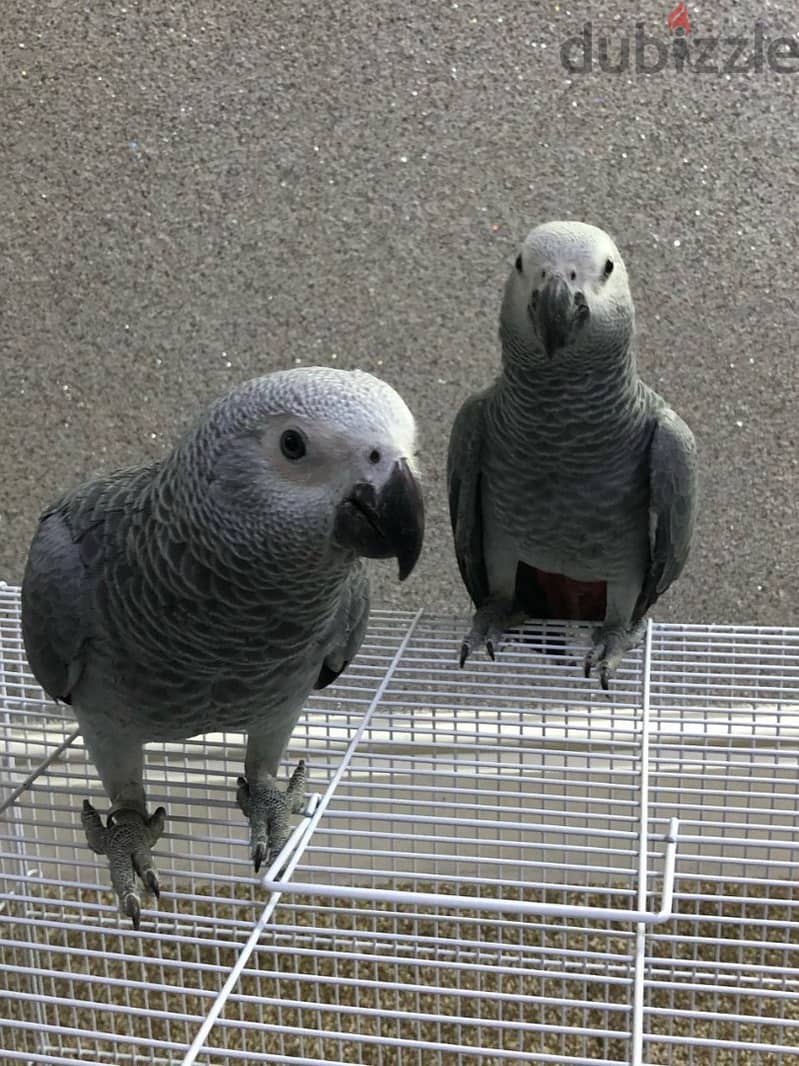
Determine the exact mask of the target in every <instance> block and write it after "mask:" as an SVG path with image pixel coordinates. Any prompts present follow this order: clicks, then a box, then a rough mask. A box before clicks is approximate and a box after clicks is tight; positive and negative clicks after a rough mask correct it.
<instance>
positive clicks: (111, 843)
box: [81, 800, 166, 929]
mask: <svg viewBox="0 0 799 1066" xmlns="http://www.w3.org/2000/svg"><path fill="white" fill-rule="evenodd" d="M165 818H166V811H165V810H164V808H163V807H159V808H158V809H157V810H156V811H155V812H154V814H152V815H151V816H150V817H148V816H147V815H146V814H142V813H141V812H140V811H138V810H132V809H130V808H124V807H123V808H121V809H120V808H117V809H116V810H112V811H111V812H110V813H109V815H108V818H107V822H106V825H103V823H102V820H101V818H100V815H99V814H98V813H97V811H96V810H95V809H94V807H93V806H92V805H91V803H89V801H88V800H84V801H83V812H82V814H81V823H82V824H83V831H84V833H85V834H86V840H87V841H88V843H89V847H90V848H91V849H92V851H94V852H95V853H96V854H98V855H107V856H108V865H109V869H110V871H111V884H112V885H113V886H114V891H115V892H116V894H117V899H118V900H119V909H120V911H121V912H122V913H123V914H126V915H127V916H128V917H129V918H130V919H131V920H132V922H133V928H134V929H138V928H139V923H140V921H141V900H140V898H139V894H138V892H137V891H136V877H135V875H136V874H138V875H139V877H140V878H141V880H142V883H143V884H144V886H145V888H147V890H148V891H150V892H152V894H153V895H154V896H156V897H158V896H159V895H160V894H161V893H160V888H159V885H158V875H157V874H156V872H155V868H154V866H153V858H152V855H151V854H150V848H151V847H152V846H153V844H155V843H156V841H157V840H158V838H159V837H160V836H161V834H162V833H163V831H164V819H165Z"/></svg>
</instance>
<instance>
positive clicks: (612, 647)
mask: <svg viewBox="0 0 799 1066" xmlns="http://www.w3.org/2000/svg"><path fill="white" fill-rule="evenodd" d="M645 632H646V621H645V620H643V621H641V622H639V623H638V625H636V626H634V627H633V628H632V629H628V628H627V627H626V626H623V625H616V624H613V625H607V624H606V625H603V626H599V628H598V629H595V630H594V646H593V648H592V649H591V651H589V653H588V654H587V655H586V657H585V663H584V673H585V676H586V677H590V676H591V670H592V669H593V667H595V666H598V667H599V683H600V685H601V686H602V688H603V689H605V690H606V691H607V689H608V682H609V680H610V677H611V676H612V674H613V672H614V670H616V668H617V667H618V666H619V664H620V663H621V661H622V659H623V658H624V655H625V653H626V652H628V651H629V650H630V649H631V648H634V647H635V646H636V645H637V644H640V642H641V640H642V639H643V636H644V633H645Z"/></svg>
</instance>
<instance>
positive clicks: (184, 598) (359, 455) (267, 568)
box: [22, 367, 424, 928]
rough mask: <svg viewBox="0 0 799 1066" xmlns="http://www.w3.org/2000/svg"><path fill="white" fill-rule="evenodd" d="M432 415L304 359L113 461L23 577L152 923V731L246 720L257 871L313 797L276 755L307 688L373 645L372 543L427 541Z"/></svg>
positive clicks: (47, 663)
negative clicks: (147, 755)
mask: <svg viewBox="0 0 799 1066" xmlns="http://www.w3.org/2000/svg"><path fill="white" fill-rule="evenodd" d="M415 454H416V427H415V423H414V419H413V416H412V415H411V413H410V411H409V410H408V408H407V407H406V405H405V403H404V402H403V400H402V399H401V398H400V396H398V394H397V393H396V392H395V391H394V390H393V389H392V388H390V387H389V386H388V385H387V384H385V383H384V382H382V381H380V380H378V379H377V378H375V377H373V376H372V375H370V374H367V373H362V372H360V371H343V370H333V369H326V368H321V367H308V368H296V369H292V370H287V371H281V372H278V373H274V374H271V375H269V376H266V377H260V378H256V379H255V380H253V381H249V382H246V383H245V384H242V385H239V386H238V387H236V388H234V389H232V390H231V391H230V392H229V393H228V394H227V395H226V396H223V397H222V398H221V399H220V400H218V401H217V402H216V403H214V404H212V405H211V406H210V408H209V409H208V410H207V411H206V412H205V414H204V415H203V416H202V417H201V418H200V420H199V422H198V423H197V425H196V426H195V427H194V428H193V429H192V430H191V431H190V432H189V433H188V434H186V436H185V437H184V438H183V439H182V440H181V441H180V443H178V445H177V446H176V447H175V449H174V450H173V451H172V452H171V453H170V454H169V455H167V457H166V458H164V459H163V460H162V461H160V462H157V463H155V464H154V465H152V466H147V467H141V468H137V469H128V470H121V471H117V472H115V473H111V474H109V475H107V476H105V477H101V478H98V479H96V480H94V481H92V482H90V483H89V484H85V485H83V486H81V487H79V488H77V489H74V490H72V491H71V492H68V493H67V494H66V495H65V496H62V497H61V499H60V500H58V501H57V502H56V503H55V504H54V505H53V506H52V507H50V508H49V509H48V510H47V511H46V512H45V513H44V514H43V516H42V518H41V519H40V522H39V526H38V529H37V530H36V533H35V535H34V538H33V542H32V544H31V548H30V552H29V556H28V561H27V567H26V570H25V576H24V580H23V587H22V630H23V636H24V642H25V647H26V650H27V654H28V659H29V662H30V665H31V669H32V670H33V673H34V675H35V677H36V679H37V680H38V681H39V683H40V684H41V686H42V687H43V688H44V690H45V691H46V692H47V693H48V694H49V695H50V696H52V697H54V698H55V699H57V700H62V701H63V702H65V703H68V704H71V706H72V709H73V711H74V713H75V716H76V718H77V720H78V723H79V725H80V728H81V732H82V734H83V738H84V741H85V743H86V747H87V749H88V752H89V755H90V756H91V759H92V761H93V762H94V764H95V766H96V767H97V770H98V772H99V774H100V777H101V779H102V783H103V786H104V789H105V792H106V794H107V796H108V798H109V800H110V803H111V809H110V812H109V813H108V815H107V819H106V823H105V824H103V822H102V821H101V819H100V815H99V814H98V812H97V811H96V810H95V809H94V808H93V807H92V805H91V804H90V803H89V801H88V800H86V801H84V805H83V815H82V822H83V827H84V830H85V833H86V837H87V839H88V843H89V845H90V847H91V848H92V849H93V850H94V851H95V852H98V853H100V854H105V855H107V856H108V860H109V866H110V873H111V880H112V883H113V886H114V889H115V891H116V893H117V897H118V899H119V904H120V909H121V911H122V912H123V913H125V914H127V915H128V916H129V917H130V918H131V919H132V920H133V924H134V925H135V926H136V927H137V928H138V926H139V921H140V914H141V900H140V897H139V891H138V888H137V883H136V877H135V875H136V874H138V876H139V878H140V879H141V880H142V882H143V884H144V886H145V887H146V888H147V889H149V890H150V891H151V892H153V893H155V894H156V895H157V894H158V891H159V884H158V878H157V875H156V872H155V869H154V866H153V860H152V856H151V853H150V849H151V847H152V846H153V845H154V844H155V842H156V841H157V840H158V838H159V836H160V835H161V832H162V830H163V826H164V817H165V811H164V808H163V807H159V808H158V809H157V810H156V811H155V812H154V813H153V814H149V813H148V810H147V804H146V799H145V790H144V785H143V781H142V775H143V745H144V744H145V743H147V742H148V741H180V740H184V739H187V738H188V737H192V736H195V735H197V734H200V733H205V732H208V731H210V730H219V731H227V730H231V731H239V730H240V731H243V732H246V733H247V748H246V756H245V766H244V770H245V773H244V776H243V777H240V778H239V780H238V792H237V800H238V804H239V806H240V808H241V810H242V812H243V813H244V815H245V817H247V818H248V819H249V825H250V840H251V854H252V858H253V861H254V864H255V869H256V871H257V870H258V869H259V867H260V866H261V864H262V863H263V862H264V861H265V860H267V859H269V858H270V857H272V856H274V855H276V853H277V852H278V850H279V849H280V848H281V846H282V845H283V843H284V842H285V840H286V839H287V836H288V824H289V815H290V814H291V813H292V812H297V811H298V810H300V809H301V808H302V805H303V802H304V799H303V794H304V788H305V766H304V763H300V765H299V766H298V767H297V770H296V771H295V772H294V775H293V777H292V778H291V781H290V783H289V784H288V787H287V789H285V790H283V789H281V788H279V786H278V781H277V779H276V774H277V772H278V765H279V763H280V760H281V757H282V755H283V752H284V749H285V747H286V744H287V742H288V739H289V736H290V734H291V732H292V730H293V728H294V726H295V724H296V722H297V719H298V717H299V715H300V712H301V711H302V707H303V703H304V701H305V699H306V698H307V696H308V695H309V694H310V693H311V692H312V691H313V690H314V689H319V688H323V687H324V686H325V685H328V684H330V683H331V682H332V681H334V680H335V679H336V677H338V675H339V674H340V673H341V672H342V671H343V670H344V669H345V668H346V667H347V664H348V663H349V662H350V661H351V660H352V658H353V657H354V656H355V655H356V654H357V652H358V648H359V647H360V644H361V641H362V640H363V637H364V632H365V629H366V623H367V617H368V613H369V588H368V581H367V573H366V564H365V562H364V561H363V560H364V558H388V557H391V556H393V557H395V558H396V559H397V560H398V563H399V578H400V580H404V579H405V578H406V577H407V576H408V575H409V574H410V572H411V571H412V570H413V568H414V566H415V564H416V561H417V559H418V558H419V554H420V551H421V547H422V539H423V535H424V509H423V503H422V495H421V491H420V485H419V480H418V475H417V471H416V460H415Z"/></svg>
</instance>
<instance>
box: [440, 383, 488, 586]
mask: <svg viewBox="0 0 799 1066" xmlns="http://www.w3.org/2000/svg"><path fill="white" fill-rule="evenodd" d="M487 391H488V390H486V392H481V393H477V394H476V395H475V396H471V397H470V398H469V399H468V400H467V401H466V402H465V403H464V405H463V407H461V409H460V411H459V412H458V414H457V417H456V418H455V422H454V423H453V426H452V432H451V434H450V438H449V452H448V454H447V491H448V494H449V517H450V522H451V523H452V532H453V536H454V540H455V557H456V559H457V560H458V568H459V570H460V572H461V577H462V578H463V582H464V584H465V585H466V588H467V590H468V592H469V595H470V596H471V598H472V600H473V601H474V603H475V605H476V606H478V607H479V606H480V605H481V604H482V603H483V602H484V600H486V599H487V598H488V595H489V589H488V575H487V573H486V567H485V559H484V557H483V519H482V503H481V485H480V482H481V454H482V448H483V434H484V421H483V409H484V403H485V398H486V395H487Z"/></svg>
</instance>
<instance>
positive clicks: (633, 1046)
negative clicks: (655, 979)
mask: <svg viewBox="0 0 799 1066" xmlns="http://www.w3.org/2000/svg"><path fill="white" fill-rule="evenodd" d="M642 670H643V692H642V699H641V725H640V729H641V754H640V759H641V777H640V784H639V788H640V789H641V820H640V824H639V832H640V851H639V861H638V910H639V911H643V910H645V909H646V899H647V892H648V888H649V885H648V868H647V862H648V858H649V855H648V844H647V842H648V837H649V714H650V708H651V687H650V686H651V670H652V619H651V618H649V619H647V623H646V637H645V640H644V652H643V664H642ZM666 862H667V865H670V866H671V881H672V882H673V878H674V866H673V859H672V863H671V864H669V856H668V853H667V856H666ZM670 887H671V886H670ZM664 892H665V874H664ZM645 966H646V924H645V923H644V922H642V921H640V920H639V921H638V923H637V926H636V937H635V958H634V962H633V967H634V969H633V974H634V978H633V1002H632V1037H631V1042H630V1056H631V1059H630V1061H631V1066H641V1061H642V1056H643V1016H644V972H645Z"/></svg>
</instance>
